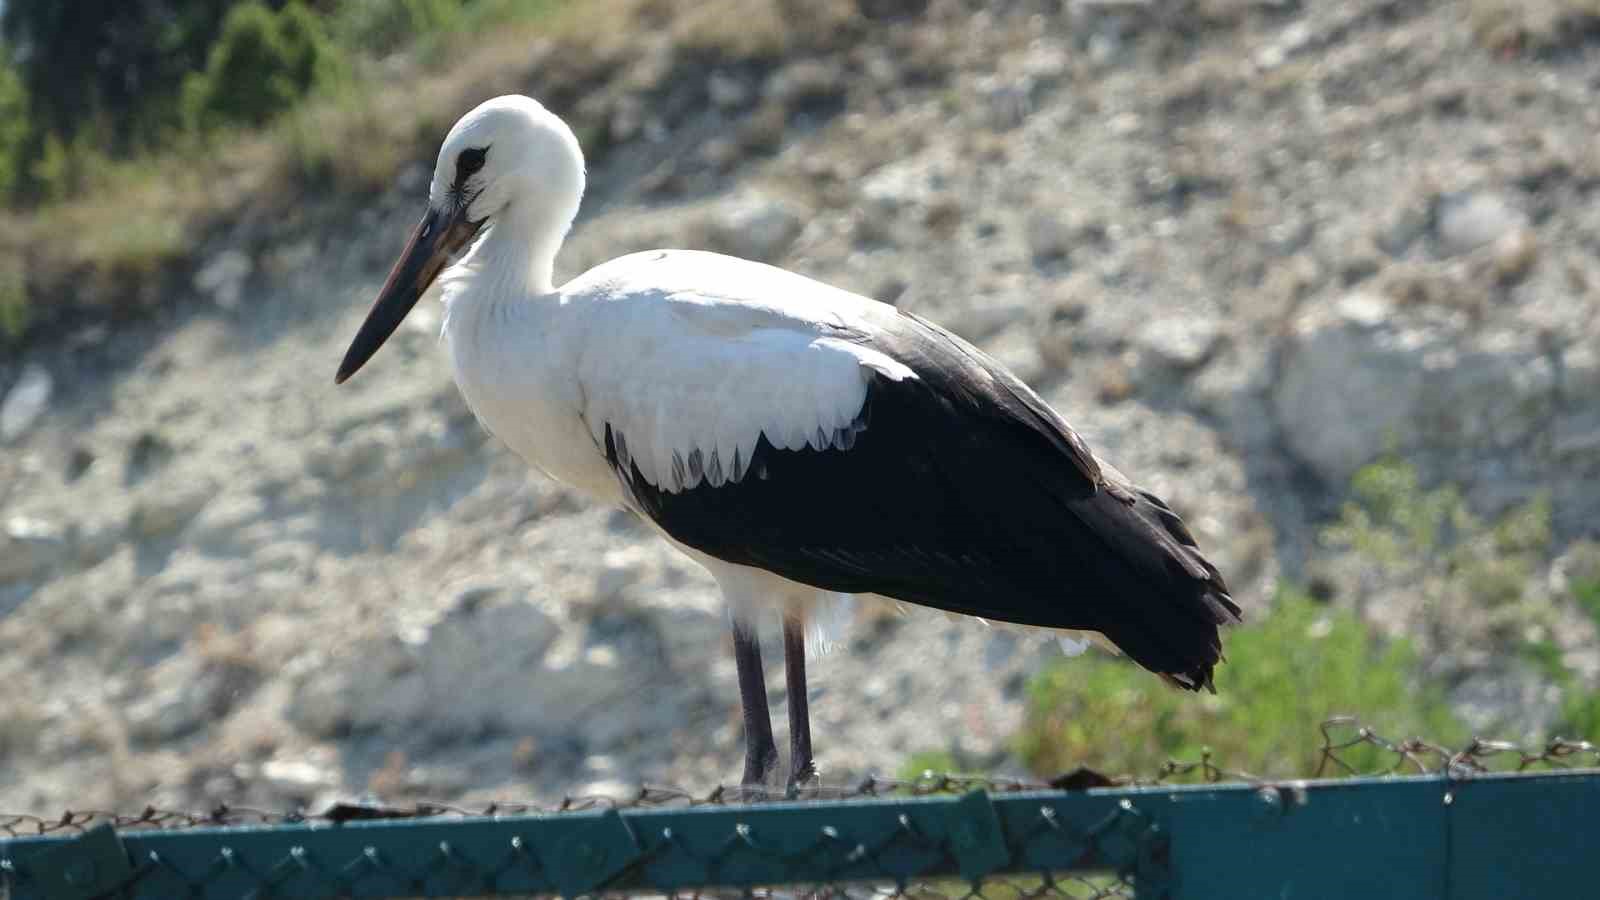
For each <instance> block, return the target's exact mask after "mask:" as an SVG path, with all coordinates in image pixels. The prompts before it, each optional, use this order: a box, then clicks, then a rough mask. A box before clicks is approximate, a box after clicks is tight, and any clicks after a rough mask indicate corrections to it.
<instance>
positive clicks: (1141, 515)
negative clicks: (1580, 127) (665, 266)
mask: <svg viewBox="0 0 1600 900" xmlns="http://www.w3.org/2000/svg"><path fill="white" fill-rule="evenodd" d="M862 339H863V340H866V339H865V338H862ZM870 343H871V344H872V346H873V347H875V348H876V349H878V350H880V351H883V352H885V353H887V354H889V355H890V356H892V357H894V358H895V359H897V360H899V361H900V362H902V363H904V364H905V365H907V366H908V367H909V368H910V369H911V370H912V371H913V372H915V373H916V375H917V378H915V379H904V380H901V381H893V380H890V379H888V378H885V377H881V376H879V377H875V378H874V380H873V381H872V383H871V384H870V385H869V387H868V390H867V397H866V401H865V403H864V405H863V407H862V410H861V413H860V423H859V424H861V425H862V426H864V428H863V429H862V430H861V431H860V434H859V435H857V437H856V440H855V444H854V446H853V447H851V449H849V450H840V449H826V450H815V449H810V448H806V449H801V450H778V449H776V448H774V447H773V446H772V444H771V443H770V442H768V441H767V439H766V438H765V437H762V438H761V439H760V440H759V441H758V442H757V444H756V448H755V451H754V452H753V453H752V454H751V458H750V460H749V462H748V464H747V465H746V466H745V469H746V472H745V477H744V478H743V479H741V480H739V481H737V482H730V483H725V484H723V485H721V486H719V487H712V486H711V485H710V484H708V483H704V482H702V483H701V484H700V485H699V486H698V487H695V488H692V489H688V490H683V491H679V492H676V493H672V492H668V491H664V490H660V489H659V488H657V487H656V486H653V485H651V484H650V483H649V482H648V481H646V479H645V478H644V477H643V475H642V473H641V472H640V471H639V470H638V468H637V466H635V465H633V464H632V463H631V462H629V463H627V465H628V471H626V472H623V471H622V470H621V466H622V465H623V463H621V462H619V457H618V454H617V452H616V446H615V441H614V438H613V433H612V431H611V427H610V426H609V425H608V426H607V428H606V435H605V442H606V446H605V451H606V456H607V458H608V459H609V460H610V461H611V462H612V465H613V466H614V467H617V468H618V469H619V475H624V476H625V478H624V480H625V482H626V483H627V486H628V488H629V491H630V493H631V494H632V496H633V497H634V499H635V501H636V502H637V504H638V506H639V508H640V510H641V511H642V512H643V513H644V514H646V515H648V516H650V517H651V518H652V519H654V520H655V521H656V522H657V523H658V524H659V525H660V526H661V527H662V528H663V529H664V530H665V531H666V532H667V533H668V534H670V535H672V537H673V538H675V539H676V540H678V541H681V542H682V543H684V544H686V545H688V546H690V547H694V548H696V549H697V550H700V551H701V552H704V553H707V554H709V555H711V556H713V557H715V558H717V559H721V560H725V561H727V562H732V563H738V564H741V565H748V566H756V567H759V568H763V569H767V570H769V571H772V572H776V573H777V574H779V575H782V576H784V577H785V578H789V579H791V580H794V581H798V582H801V583H804V584H811V585H815V586H817V587H820V588H824V589H827V590H834V591H842V592H847V593H876V594H882V595H885V596H888V597H893V598H896V599H899V600H904V601H908V602H911V603H917V604H920V605H923V606H930V607H934V608H937V609H942V610H947V611H949V612H955V613H963V614H966V615H973V616H980V617H983V618H986V619H992V620H995V621H1002V622H1014V623H1018V624H1023V625H1036V626H1045V627H1054V628H1076V629H1089V630H1094V631H1099V632H1101V633H1103V634H1105V635H1106V637H1107V638H1109V639H1110V640H1111V641H1112V642H1113V643H1115V644H1116V645H1117V646H1118V647H1119V648H1121V649H1122V651H1123V652H1125V653H1127V654H1128V655H1129V656H1130V657H1132V658H1133V659H1134V660H1135V661H1137V662H1138V663H1140V664H1141V665H1143V666H1145V667H1146V668H1148V669H1150V670H1152V671H1154V672H1157V673H1160V674H1162V675H1163V676H1166V677H1167V678H1168V679H1169V680H1172V681H1174V683H1178V684H1181V685H1182V686H1184V687H1189V688H1199V687H1201V686H1209V685H1210V683H1211V671H1212V668H1213V666H1214V665H1215V664H1216V663H1217V662H1218V661H1219V660H1220V659H1221V654H1222V650H1221V641H1220V638H1219V635H1218V626H1221V625H1226V624H1230V623H1233V622H1237V621H1238V620H1239V607H1238V606H1237V605H1235V604H1234V602H1233V600H1232V599H1231V598H1230V597H1229V595H1228V591H1227V586H1226V585H1225V584H1224V583H1223V580H1222V576H1221V575H1220V574H1219V573H1218V572H1217V570H1216V568H1215V567H1214V566H1212V565H1211V564H1210V563H1209V562H1207V561H1206V560H1205V558H1204V557H1202V556H1201V555H1200V553H1199V551H1198V549H1197V548H1196V546H1195V541H1194V538H1193V537H1192V536H1191V535H1190V533H1189V531H1188V529H1187V528H1185V527H1184V525H1183V522H1182V521H1181V520H1180V519H1179V518H1178V516H1177V515H1176V514H1175V513H1174V512H1173V511H1172V510H1171V509H1170V508H1169V507H1168V506H1167V505H1166V504H1165V503H1164V502H1162V501H1161V500H1160V498H1158V497H1156V496H1154V495H1153V494H1150V493H1148V492H1145V491H1141V490H1139V489H1137V488H1135V487H1133V486H1132V485H1130V484H1125V483H1123V482H1121V480H1120V479H1119V478H1117V477H1115V476H1114V475H1113V473H1112V472H1111V470H1106V469H1103V468H1102V467H1101V466H1100V464H1099V462H1098V461H1097V460H1096V459H1095V457H1094V455H1093V453H1092V452H1090V450H1089V448H1088V446H1087V445H1086V444H1085V443H1084V442H1083V440H1082V438H1081V437H1079V436H1078V435H1077V433H1076V432H1074V431H1073V430H1072V429H1071V428H1070V427H1069V426H1068V425H1067V423H1066V422H1065V421H1063V420H1062V419H1061V418H1060V416H1058V415H1057V414H1056V413H1055V412H1054V411H1053V410H1051V409H1050V407H1049V406H1048V405H1047V404H1045V403H1044V401H1042V400H1041V399H1039V397H1038V396H1037V395H1036V394H1034V392H1033V391H1031V390H1029V389H1028V387H1027V386H1026V385H1024V384H1023V383H1022V382H1021V381H1020V380H1018V379H1017V378H1016V377H1015V376H1013V375H1011V374H1010V373H1009V372H1007V371H1006V370H1005V369H1004V368H1003V367H1002V366H1001V365H1000V364H999V363H998V362H995V361H994V360H993V359H991V358H989V357H988V356H987V355H985V354H983V353H982V352H981V351H979V350H977V349H976V348H975V347H972V346H971V345H970V344H967V343H966V342H964V341H962V340H961V339H959V338H957V337H955V336H954V335H951V334H949V333H948V332H945V331H943V330H942V329H939V328H938V327H937V326H934V325H932V324H930V323H928V322H926V321H923V320H921V319H917V318H914V317H910V316H906V315H903V314H897V315H896V316H895V318H894V319H893V321H892V322H888V323H884V327H882V328H881V329H880V330H878V331H875V333H874V334H873V336H872V338H871V339H870ZM624 459H625V457H624Z"/></svg>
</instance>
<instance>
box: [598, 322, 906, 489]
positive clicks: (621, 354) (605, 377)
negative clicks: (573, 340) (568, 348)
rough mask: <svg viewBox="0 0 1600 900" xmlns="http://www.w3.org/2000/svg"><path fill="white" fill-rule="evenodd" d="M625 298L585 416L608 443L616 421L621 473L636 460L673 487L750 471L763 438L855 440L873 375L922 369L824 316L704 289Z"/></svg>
mask: <svg viewBox="0 0 1600 900" xmlns="http://www.w3.org/2000/svg"><path fill="white" fill-rule="evenodd" d="M619 302H622V303H628V304H629V305H630V306H631V307H632V308H630V309H628V310H627V311H626V314H624V315H622V316H620V317H617V318H618V319H620V321H613V325H614V326H618V327H614V328H612V329H610V330H609V331H608V333H607V334H606V335H604V336H602V337H600V338H599V339H598V340H596V341H595V343H596V344H604V345H605V347H604V349H603V350H601V351H600V352H594V353H590V354H587V355H586V357H585V359H584V360H583V364H582V365H581V367H580V373H581V374H580V378H581V387H582V393H583V398H584V419H585V422H586V423H587V424H588V426H589V430H590V433H591V435H592V436H593V437H594V439H595V443H596V444H597V446H600V447H602V448H604V447H605V446H606V439H607V431H608V429H609V431H610V436H611V440H612V442H613V444H614V446H615V449H616V455H617V457H618V459H619V462H621V464H622V465H621V468H622V470H623V472H624V473H627V474H631V468H630V465H629V464H630V463H631V464H632V465H633V466H637V468H638V471H639V474H640V475H641V476H642V477H644V478H645V479H646V480H647V481H648V482H649V483H650V484H651V485H652V486H654V487H656V488H658V489H661V490H665V491H668V492H671V493H676V492H678V491H682V490H688V489H692V488H695V487H697V486H699V485H700V484H701V482H702V481H704V482H707V483H709V484H710V485H711V486H713V487H720V486H722V485H723V484H725V483H729V482H737V481H740V480H742V479H743V478H745V477H747V476H749V475H750V472H749V471H748V470H749V465H750V460H751V457H752V454H753V453H754V451H755V448H756V443H757V441H758V440H759V439H760V438H761V436H763V435H765V436H766V438H767V441H768V442H769V443H771V444H772V446H773V447H774V448H777V449H780V450H799V449H802V448H805V447H810V448H812V449H816V450H823V449H828V448H839V449H848V448H849V447H851V446H852V445H853V444H854V442H855V437H856V435H857V434H859V433H860V431H861V429H862V428H863V427H864V425H863V423H862V422H861V421H860V419H859V414H860V412H861V409H862V405H863V403H864V402H865V400H866V396H867V385H868V383H869V382H870V380H871V378H872V377H874V375H875V374H876V375H882V376H884V377H887V378H889V379H891V380H896V381H897V380H900V379H902V378H908V377H915V375H914V374H913V373H912V372H911V370H910V369H909V368H907V367H906V366H905V365H903V364H901V363H899V362H897V361H896V360H894V359H892V358H890V357H888V356H887V355H885V354H883V353H882V352H880V351H878V350H875V349H873V348H871V347H868V346H865V345H863V344H861V343H857V342H854V341H852V340H850V338H849V337H848V334H849V332H848V330H847V329H845V328H843V327H840V326H837V325H834V324H832V323H830V322H828V321H812V320H806V319H801V318H798V317H796V316H793V315H785V314H784V313H783V312H781V311H778V310H775V309H772V308H752V307H749V306H742V305H740V306H733V305H732V303H733V302H732V301H728V300H721V299H719V298H710V297H706V296H704V295H686V294H679V295H674V296H670V297H664V298H660V299H658V300H655V301H653V302H639V301H637V300H635V301H619ZM597 349H598V348H597ZM617 359H621V360H627V361H628V365H626V366H615V365H608V364H607V362H606V361H608V360H617ZM755 474H756V476H757V477H761V475H762V473H760V472H757V473H755Z"/></svg>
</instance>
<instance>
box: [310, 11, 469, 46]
mask: <svg viewBox="0 0 1600 900" xmlns="http://www.w3.org/2000/svg"><path fill="white" fill-rule="evenodd" d="M465 9H466V7H465V6H464V5H463V3H462V0H354V2H349V3H345V4H343V5H342V6H340V7H339V9H338V10H337V11H336V12H335V13H334V14H333V15H332V17H331V19H330V21H329V24H328V30H329V32H330V33H331V34H332V35H333V37H334V40H336V41H337V42H338V43H339V44H340V45H342V46H346V47H353V48H359V49H360V50H363V51H365V52H367V53H372V54H377V55H383V54H388V53H393V52H394V51H396V50H399V49H401V48H402V47H404V46H406V45H407V44H409V43H411V42H412V41H415V40H416V39H417V38H418V37H421V36H424V35H431V34H438V33H441V32H449V31H452V30H454V29H455V28H457V27H459V26H460V24H461V23H462V20H463V19H464V18H465Z"/></svg>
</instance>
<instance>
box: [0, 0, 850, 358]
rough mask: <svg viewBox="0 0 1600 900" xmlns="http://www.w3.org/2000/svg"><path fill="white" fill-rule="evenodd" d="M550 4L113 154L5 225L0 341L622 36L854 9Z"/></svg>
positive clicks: (180, 264)
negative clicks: (81, 184) (61, 195)
mask: <svg viewBox="0 0 1600 900" xmlns="http://www.w3.org/2000/svg"><path fill="white" fill-rule="evenodd" d="M545 9H546V11H545V12H543V13H542V14H541V15H539V16H537V17H535V18H532V19H530V20H525V21H511V22H503V23H495V24H494V25H493V27H492V28H485V29H483V30H481V31H480V32H478V33H464V34H457V35H452V36H449V37H448V38H447V39H445V40H443V41H442V42H441V43H439V44H436V45H434V46H432V47H430V49H429V52H427V53H425V54H416V56H418V57H424V58H425V59H426V62H424V61H422V60H419V59H416V58H413V59H409V60H405V59H391V60H385V61H383V62H382V63H371V64H368V65H366V66H363V67H358V71H357V73H356V74H355V75H353V76H352V77H351V78H350V79H349V80H348V81H347V82H345V83H343V84H341V85H339V86H336V87H334V88H331V89H328V90H325V91H322V92H320V93H319V94H317V95H316V96H314V97H313V98H311V99H309V100H307V101H306V102H305V103H303V104H302V105H301V107H300V108H298V109H296V110H294V111H292V112H291V113H290V114H288V115H286V116H285V117H284V118H283V119H282V120H281V121H280V122H278V123H276V124H275V125H273V126H271V127H269V128H266V129H263V130H260V131H250V132H237V133H232V134H225V135H220V136H217V137H215V138H213V139H211V140H208V141H207V142H206V143H205V144H204V145H201V144H199V143H193V144H190V145H187V146H183V147H179V148H175V149H173V150H170V151H168V152H166V153H164V154H163V155H160V156H157V157H152V158H145V159H139V160H134V161H127V162H116V163H107V164H106V165H104V166H102V167H101V168H100V169H99V170H98V171H96V172H93V173H91V174H90V177H89V183H88V184H87V185H86V186H85V190H84V191H83V192H82V193H81V194H80V195H78V196H76V197H74V198H71V199H68V200H65V201H62V202H59V203H55V204H52V205H50V206H46V207H43V208H41V209H38V210H35V211H32V212H30V213H28V214H27V215H24V216H21V217H18V218H14V219H13V220H12V221H11V222H10V223H9V224H0V261H4V260H23V259H26V260H27V262H28V264H27V265H26V266H25V267H24V266H20V265H19V266H16V267H12V266H5V270H6V271H8V272H12V273H20V274H14V276H13V278H11V279H10V280H9V281H4V282H0V343H3V342H6V341H16V340H21V339H24V338H25V337H26V335H28V334H33V333H39V332H40V331H41V329H40V328H39V327H38V326H44V325H48V323H49V322H51V321H52V320H56V319H57V318H58V316H59V314H61V313H66V312H73V311H77V310H81V309H84V308H96V307H98V308H100V309H102V310H103V311H109V312H111V313H112V314H116V315H121V314H125V313H126V312H128V311H130V310H136V309H138V308H141V307H145V306H148V305H151V304H155V303H159V302H163V301H164V300H165V299H167V294H170V293H172V292H174V291H175V290H181V282H180V281H179V280H178V279H177V276H180V275H182V274H184V273H185V272H186V271H187V270H188V267H189V266H190V265H191V264H192V261H193V255H194V253H195V251H196V245H197V244H198V242H199V241H200V240H201V239H203V238H204V237H206V236H207V235H209V234H211V233H212V232H213V231H214V230H215V229H216V228H217V227H218V226H219V225H220V224H222V223H226V222H229V221H232V220H235V219H237V218H239V217H240V216H243V215H245V214H247V213H249V214H251V215H253V216H256V217H259V218H262V219H267V220H281V219H284V218H292V216H286V215H285V214H286V213H288V212H291V211H290V210H289V209H288V207H289V205H290V204H292V203H294V202H295V200H296V198H300V197H303V196H305V195H306V193H307V192H308V190H314V191H315V192H316V194H317V195H319V196H329V197H333V198H336V202H337V198H341V197H361V196H363V195H366V194H369V193H371V192H373V191H376V190H379V189H382V188H384V187H385V186H387V185H389V184H391V183H392V182H393V180H394V178H395V177H396V176H397V174H398V172H399V170H400V169H401V168H402V167H403V166H405V165H406V164H407V163H409V162H410V161H412V160H415V159H419V158H427V157H428V156H429V155H430V154H431V151H432V149H433V147H434V146H435V145H436V144H437V142H438V140H439V138H440V136H441V135H442V133H443V132H444V130H445V129H446V128H447V127H448V126H449V124H450V122H452V121H453V120H454V119H455V117H456V116H458V115H459V114H460V113H461V111H462V110H464V109H466V108H469V107H470V106H472V105H474V104H476V103H477V102H479V101H481V100H484V99H487V98H488V97H491V96H494V95H496V94H502V93H507V92H512V91H530V92H533V93H537V94H538V95H540V96H541V97H543V98H545V99H546V100H547V102H553V105H556V106H558V107H560V106H570V107H576V106H577V103H576V101H577V99H579V98H580V97H581V96H585V95H587V94H589V93H590V92H593V91H598V90H602V89H604V87H605V86H606V83H607V82H608V80H610V79H611V78H612V77H613V76H620V75H623V74H625V73H624V70H625V69H626V60H627V59H628V58H629V57H630V54H629V53H628V52H627V51H628V50H630V49H631V48H632V47H634V46H635V45H637V44H639V43H640V42H641V41H651V40H659V36H660V35H661V34H663V33H665V34H666V35H668V38H669V40H670V41H671V42H672V43H673V44H674V45H675V46H676V47H677V48H679V49H680V50H682V51H685V52H687V53H689V54H691V55H694V56H700V57H702V58H703V57H705V56H710V57H711V58H714V59H721V60H727V61H730V62H733V61H738V60H750V59H772V58H774V57H775V56H776V55H777V54H780V53H785V52H789V51H791V50H795V49H804V48H806V47H811V46H818V45H820V44H824V43H826V42H828V41H829V40H836V39H837V38H836V36H837V34H838V32H839V31H840V29H842V28H844V27H846V26H848V25H849V24H850V22H851V21H852V19H853V18H855V17H856V13H855V8H854V4H853V3H849V2H846V0H757V2H746V0H702V2H694V0H584V2H583V3H572V2H561V0H552V2H551V3H550V4H549V6H548V7H547V8H545ZM597 21H599V22H605V23H606V25H607V27H606V28H602V29H597V28H594V27H593V26H594V23H595V22H597ZM830 36H833V37H830ZM633 87H634V88H635V89H638V88H640V87H641V86H640V85H633ZM574 126H575V128H577V129H578V130H579V132H580V134H582V133H585V132H586V131H590V130H593V129H595V128H602V129H603V127H604V125H603V124H596V123H587V124H586V123H583V122H574Z"/></svg>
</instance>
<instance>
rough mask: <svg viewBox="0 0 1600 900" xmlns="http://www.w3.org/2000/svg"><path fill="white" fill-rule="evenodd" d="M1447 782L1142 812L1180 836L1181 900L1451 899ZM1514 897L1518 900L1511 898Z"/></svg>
mask: <svg viewBox="0 0 1600 900" xmlns="http://www.w3.org/2000/svg"><path fill="white" fill-rule="evenodd" d="M1449 788H1450V785H1449V783H1448V782H1446V781H1445V780H1444V779H1442V778H1437V777H1428V778H1407V779H1389V780H1367V779H1362V780H1352V781H1336V782H1320V783H1306V784H1303V785H1302V784H1299V783H1295V782H1286V783H1280V784H1276V785H1272V786H1260V787H1252V786H1249V785H1237V786H1229V787H1222V788H1215V789H1207V788H1179V789H1176V790H1174V791H1172V793H1171V797H1170V802H1169V803H1168V804H1167V805H1166V806H1164V807H1155V806H1153V805H1152V804H1150V803H1149V802H1148V801H1147V802H1145V803H1142V804H1140V805H1141V808H1148V809H1149V810H1150V813H1151V815H1153V816H1155V818H1156V819H1157V820H1158V821H1160V822H1161V824H1162V826H1163V827H1165V828H1166V829H1167V831H1168V833H1169V834H1170V835H1171V836H1172V873H1173V875H1172V892H1171V897H1172V900H1212V898H1218V897H1286V898H1288V897H1292V898H1296V900H1317V898H1328V900H1349V898H1362V900H1376V898H1386V897H1393V898H1415V900H1425V898H1435V897H1438V898H1444V897H1448V896H1450V895H1449V894H1447V893H1446V891H1445V886H1446V865H1445V863H1446V860H1447V859H1448V858H1449V851H1450V844H1449V823H1448V821H1447V819H1446V817H1445V807H1444V805H1443V803H1442V797H1443V796H1444V794H1445V793H1446V791H1448V790H1449ZM1507 896H1511V895H1507Z"/></svg>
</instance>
